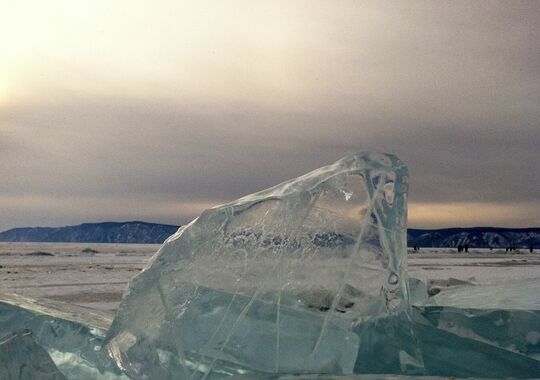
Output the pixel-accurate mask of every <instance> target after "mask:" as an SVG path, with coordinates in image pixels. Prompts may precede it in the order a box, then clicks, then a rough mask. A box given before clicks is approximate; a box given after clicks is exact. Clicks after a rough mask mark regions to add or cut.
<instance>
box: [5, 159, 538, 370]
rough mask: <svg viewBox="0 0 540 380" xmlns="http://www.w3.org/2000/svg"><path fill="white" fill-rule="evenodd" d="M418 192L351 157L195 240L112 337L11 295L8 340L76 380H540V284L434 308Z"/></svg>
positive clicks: (176, 253)
mask: <svg viewBox="0 0 540 380" xmlns="http://www.w3.org/2000/svg"><path fill="white" fill-rule="evenodd" d="M407 181H408V180H407V171H406V168H405V166H404V165H403V164H402V163H401V162H400V161H399V160H398V159H397V158H396V157H394V156H391V155H382V154H369V153H365V154H357V155H352V156H348V157H345V158H344V159H342V160H340V161H338V162H336V163H335V164H333V165H329V166H327V167H323V168H320V169H318V170H315V171H314V172H311V173H309V174H306V175H305V176H302V177H299V178H297V179H294V180H291V181H288V182H285V183H283V184H281V185H278V186H276V187H274V188H271V189H268V190H265V191H262V192H260V193H256V194H252V195H249V196H246V197H244V198H241V199H239V200H237V201H235V202H231V203H229V204H226V205H223V206H218V207H215V208H213V209H210V210H207V211H205V212H204V213H203V214H202V215H201V216H200V217H199V218H198V219H196V220H194V221H193V222H192V223H191V224H189V225H187V226H185V227H182V228H181V229H180V230H179V231H178V232H177V233H176V234H175V235H173V236H171V237H170V238H169V239H168V240H167V241H166V242H165V244H164V245H163V246H162V247H161V249H160V250H159V252H158V253H157V254H156V255H155V256H154V257H153V259H152V261H151V262H150V264H149V265H148V267H147V268H146V269H145V270H144V271H143V272H141V273H140V274H139V275H138V276H137V277H136V278H135V279H134V280H133V281H132V283H131V284H130V287H129V289H128V290H127V291H126V293H125V294H124V298H123V300H122V304H121V306H120V309H119V310H118V313H117V315H116V317H115V318H114V321H113V323H112V326H111V327H110V328H109V323H110V321H111V319H110V316H108V315H106V314H99V313H97V314H94V315H93V314H91V313H90V312H88V310H85V309H78V310H74V311H72V312H66V311H65V310H64V306H63V305H62V304H60V303H56V304H54V305H52V304H51V305H41V304H39V303H35V302H31V301H29V300H26V301H24V302H22V301H20V300H17V299H15V300H14V299H13V297H12V298H11V299H10V297H8V296H0V299H4V300H5V302H0V319H1V322H2V323H0V336H2V335H7V334H10V333H12V332H14V331H20V329H23V328H26V329H30V330H32V332H33V334H34V339H35V342H36V346H37V347H39V346H41V347H42V348H43V349H44V350H45V351H46V353H48V355H49V356H50V358H51V359H52V361H53V362H54V363H55V365H56V367H57V369H58V370H59V371H60V372H61V373H63V375H65V376H66V377H67V378H68V379H91V378H104V379H114V378H132V379H190V380H191V379H193V380H197V379H218V378H224V377H230V376H236V377H238V378H242V376H243V378H245V379H250V378H251V379H253V378H263V379H264V378H267V379H269V378H276V379H277V378H279V379H287V378H294V377H291V376H293V374H304V375H303V376H300V377H296V378H299V379H301V378H313V379H330V378H334V377H335V376H339V375H343V376H350V377H343V378H344V379H346V378H351V379H352V378H355V377H352V376H367V374H372V375H371V376H373V374H377V375H375V376H377V378H381V377H386V378H400V377H401V376H454V377H484V378H485V377H515V378H526V377H534V376H538V374H540V361H538V354H539V352H540V348H539V347H540V333H539V331H538V330H539V329H540V328H539V326H540V318H539V314H538V313H539V312H538V302H535V300H534V299H531V298H530V297H531V293H529V292H530V291H532V290H534V289H535V288H534V285H531V286H532V288H528V289H525V291H524V292H523V293H522V294H523V297H517V296H516V295H518V294H520V292H521V291H522V290H523V288H522V289H519V287H518V286H516V287H512V288H509V289H508V291H507V293H504V290H502V289H499V290H498V291H496V292H493V289H491V288H489V286H487V287H484V286H469V287H464V286H448V287H446V288H444V289H442V291H441V292H440V293H439V294H437V295H436V296H435V297H432V298H428V294H427V293H428V291H429V284H425V283H423V282H422V281H419V280H417V279H416V278H411V279H408V276H407V270H406V247H405V231H406V191H407ZM493 286H496V285H493ZM463 289H468V290H463ZM470 289H474V290H473V291H472V292H471V291H470ZM459 292H462V294H464V296H462V297H460V296H459ZM525 293H526V294H525ZM456 294H458V295H456ZM505 294H506V295H505ZM497 295H504V296H505V297H507V299H513V301H514V303H513V304H510V303H508V305H510V306H509V307H506V305H503V307H501V303H497ZM516 299H518V300H516ZM464 300H468V301H467V302H465V303H462V304H459V301H464ZM411 304H413V305H415V306H414V307H411ZM434 304H435V305H434ZM517 304H519V305H520V306H519V307H513V309H514V310H508V309H510V308H512V305H513V306H515V305H517ZM426 305H427V306H426ZM438 305H444V306H438ZM493 305H496V306H497V309H496V310H487V309H488V308H491V307H492V306H493ZM106 331H107V332H106ZM105 332H106V333H105ZM105 334H106V337H105ZM30 346H32V345H30ZM36 350H37V349H36ZM10 363H12V364H13V365H15V366H16V365H19V364H20V365H21V366H22V365H23V364H24V360H23V358H18V357H12V358H10ZM382 374H384V376H383V375H382ZM398 375H399V376H398ZM336 378H338V379H339V378H340V377H336ZM360 378H362V377H360ZM367 378H370V377H369V376H368V377H367Z"/></svg>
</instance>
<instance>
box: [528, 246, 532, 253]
mask: <svg viewBox="0 0 540 380" xmlns="http://www.w3.org/2000/svg"><path fill="white" fill-rule="evenodd" d="M529 252H530V253H533V247H532V245H531V246H530V247H529Z"/></svg>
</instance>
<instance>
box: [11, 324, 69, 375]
mask: <svg viewBox="0 0 540 380" xmlns="http://www.w3.org/2000/svg"><path fill="white" fill-rule="evenodd" d="M0 379H2V380H35V379H40V380H66V378H65V376H64V375H63V374H62V373H61V372H60V371H59V370H58V368H56V366H55V365H54V362H53V361H52V359H51V357H50V356H49V354H48V353H47V351H45V350H44V349H43V348H42V347H40V346H39V345H38V344H37V343H36V341H35V340H34V338H33V337H32V332H31V331H30V330H20V331H15V332H12V333H9V334H7V335H5V336H0Z"/></svg>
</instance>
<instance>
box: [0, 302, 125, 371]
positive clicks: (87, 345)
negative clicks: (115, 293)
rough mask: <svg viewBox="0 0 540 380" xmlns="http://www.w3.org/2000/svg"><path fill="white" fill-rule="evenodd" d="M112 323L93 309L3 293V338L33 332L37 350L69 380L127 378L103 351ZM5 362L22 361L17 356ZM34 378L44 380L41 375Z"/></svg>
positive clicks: (0, 327)
mask: <svg viewBox="0 0 540 380" xmlns="http://www.w3.org/2000/svg"><path fill="white" fill-rule="evenodd" d="M110 323H111V318H110V317H109V316H108V315H105V314H103V313H100V312H98V311H94V310H91V309H87V308H83V307H77V306H75V305H67V304H64V303H61V302H55V301H45V300H41V301H36V300H33V299H31V298H27V297H24V296H20V295H16V294H6V293H0V336H3V335H5V336H7V335H9V334H11V333H13V332H17V331H31V332H32V337H31V338H32V340H35V342H36V345H37V347H39V348H40V349H43V350H45V351H46V353H47V354H48V356H50V359H52V361H53V362H54V364H55V366H56V368H58V370H59V371H60V372H61V373H62V374H63V375H65V377H66V378H67V379H77V380H96V379H102V380H113V379H124V380H126V379H127V376H126V375H124V374H122V373H121V371H120V370H119V369H118V368H117V366H116V365H115V363H114V362H113V361H112V360H111V359H110V358H109V356H108V355H107V352H106V350H104V349H103V350H102V349H101V347H102V345H103V341H104V338H105V331H107V329H108V327H109V326H110ZM28 339H30V338H25V340H26V341H28ZM30 352H34V351H33V350H31V351H30ZM5 360H6V362H13V363H17V362H18V361H20V360H19V359H18V358H17V357H16V356H14V355H13V354H9V355H8V356H7V357H6V359H5ZM8 378H9V377H8ZM12 378H13V379H14V380H15V379H19V378H21V377H12ZM22 378H24V377H22ZM30 378H31V379H41V377H39V376H34V377H30ZM44 378H45V379H47V377H44ZM0 379H2V380H3V379H4V377H1V376H0Z"/></svg>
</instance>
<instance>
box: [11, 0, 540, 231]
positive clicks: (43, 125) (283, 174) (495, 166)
mask: <svg viewBox="0 0 540 380" xmlns="http://www.w3.org/2000/svg"><path fill="white" fill-rule="evenodd" d="M11 3H12V4H6V3H5V2H3V3H0V4H1V5H0V179H1V180H0V230H3V229H7V228H11V227H15V226H27V225H31V226H35V225H66V224H74V223H81V222H86V221H102V220H133V219H137V220H148V221H156V222H165V223H184V222H187V221H189V220H190V219H191V218H193V217H195V216H197V215H198V214H199V213H200V212H201V211H202V210H203V209H204V208H207V207H210V206H212V205H215V204H218V203H222V202H225V201H229V200H233V199H235V198H238V197H239V196H242V195H245V194H248V193H251V192H254V191H257V190H261V189H264V188H266V187H269V186H271V185H274V184H277V183H279V182H281V181H283V180H286V179H288V178H291V177H295V176H298V175H300V174H303V173H304V172H307V171H309V170H312V169H315V168H317V167H319V166H322V165H325V164H328V163H331V162H333V161H335V160H337V159H339V158H340V157H341V156H343V155H345V154H347V153H352V152H355V151H361V150H369V151H384V152H392V153H395V154H397V155H398V156H399V157H400V158H401V159H402V160H403V161H405V162H406V163H407V165H408V166H409V169H410V174H411V181H410V182H411V186H410V198H409V199H410V203H409V207H410V208H409V221H410V225H411V226H416V227H431V228H435V227H443V226H472V225H497V226H515V227H525V226H538V225H540V190H539V189H540V174H539V173H540V170H539V164H540V125H539V120H540V118H539V116H540V106H539V104H540V75H539V74H540V5H539V3H538V2H536V1H530V2H519V1H500V2H497V1H488V2H483V1H475V2H471V1H463V2H460V1H452V2H437V3H435V2H418V1H417V2H406V3H401V2H380V1H373V2H358V1H354V2H353V1H351V2H346V1H341V2H334V1H324V2H315V1H283V2H279V1H268V2H262V1H261V2H253V1H233V2H221V1H217V2H211V1H202V2H200V1H198V2H194V3H195V4H191V3H188V2H185V3H184V2H179V1H161V2H150V1H149V2H146V3H145V2H139V3H138V5H134V4H133V2H131V1H126V2H125V3H123V2H109V1H103V2H84V3H83V2H80V3H79V2H77V1H49V2H40V1H36V2H25V1H16V2H11Z"/></svg>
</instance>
